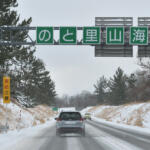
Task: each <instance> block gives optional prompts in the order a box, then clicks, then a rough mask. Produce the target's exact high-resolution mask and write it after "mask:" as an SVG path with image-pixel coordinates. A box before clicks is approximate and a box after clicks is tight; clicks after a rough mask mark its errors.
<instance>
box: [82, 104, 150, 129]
mask: <svg viewBox="0 0 150 150" xmlns="http://www.w3.org/2000/svg"><path fill="white" fill-rule="evenodd" d="M83 111H84V112H85V111H88V112H91V113H92V116H94V117H97V118H100V119H104V120H106V121H111V122H114V123H120V124H126V125H132V126H139V127H144V128H150V102H147V103H135V104H126V105H121V106H104V105H100V106H96V107H92V108H90V109H88V108H86V109H85V110H83Z"/></svg>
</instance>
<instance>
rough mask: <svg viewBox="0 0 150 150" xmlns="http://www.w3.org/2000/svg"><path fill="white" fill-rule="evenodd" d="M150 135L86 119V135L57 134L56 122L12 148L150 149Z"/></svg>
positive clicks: (33, 149) (25, 149) (49, 149)
mask: <svg viewBox="0 0 150 150" xmlns="http://www.w3.org/2000/svg"><path fill="white" fill-rule="evenodd" d="M149 139H150V136H146V135H145V136H144V135H143V136H142V135H138V134H136V133H131V132H127V131H123V130H121V129H114V128H113V127H109V126H106V125H104V124H100V123H97V122H95V121H86V135H85V137H81V136H80V135H78V134H64V135H62V136H60V137H59V136H56V130H55V123H54V125H53V126H51V127H47V128H45V129H44V130H42V131H40V132H39V133H38V134H37V135H36V136H31V135H30V136H29V137H26V138H25V139H24V140H21V141H20V142H19V143H18V144H15V146H14V147H13V148H11V149H12V150H27V149H31V150H150V140H149Z"/></svg>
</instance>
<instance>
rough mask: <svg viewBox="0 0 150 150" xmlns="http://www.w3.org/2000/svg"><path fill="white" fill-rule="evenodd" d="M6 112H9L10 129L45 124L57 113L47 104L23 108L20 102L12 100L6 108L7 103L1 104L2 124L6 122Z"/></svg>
mask: <svg viewBox="0 0 150 150" xmlns="http://www.w3.org/2000/svg"><path fill="white" fill-rule="evenodd" d="M6 110H7V111H6ZM6 114H8V115H7V116H8V118H7V120H8V126H9V129H10V130H14V129H21V128H26V127H31V126H36V125H39V124H43V123H45V122H46V121H48V120H50V119H51V117H52V116H53V115H55V114H54V112H53V111H52V109H51V108H50V107H48V106H46V105H39V106H36V107H35V108H23V107H21V106H20V105H19V104H17V103H12V102H11V103H10V104H8V105H7V109H6V106H5V105H3V104H0V126H4V125H5V124H6Z"/></svg>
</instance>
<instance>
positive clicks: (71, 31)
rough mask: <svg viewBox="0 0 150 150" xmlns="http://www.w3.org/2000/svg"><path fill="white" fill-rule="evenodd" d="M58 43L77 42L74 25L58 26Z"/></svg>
mask: <svg viewBox="0 0 150 150" xmlns="http://www.w3.org/2000/svg"><path fill="white" fill-rule="evenodd" d="M59 43H60V44H76V43H77V29H76V27H60V29H59Z"/></svg>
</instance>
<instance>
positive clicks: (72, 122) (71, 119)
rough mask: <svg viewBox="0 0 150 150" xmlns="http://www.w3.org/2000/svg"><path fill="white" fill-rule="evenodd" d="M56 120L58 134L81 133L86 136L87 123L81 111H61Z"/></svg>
mask: <svg viewBox="0 0 150 150" xmlns="http://www.w3.org/2000/svg"><path fill="white" fill-rule="evenodd" d="M55 119H56V120H57V122H56V135H61V134H64V133H79V134H81V135H82V136H85V123H84V119H83V118H82V116H81V114H80V112H76V111H74V112H69V111H68V112H61V113H60V114H59V117H58V118H55Z"/></svg>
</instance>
